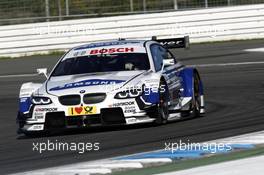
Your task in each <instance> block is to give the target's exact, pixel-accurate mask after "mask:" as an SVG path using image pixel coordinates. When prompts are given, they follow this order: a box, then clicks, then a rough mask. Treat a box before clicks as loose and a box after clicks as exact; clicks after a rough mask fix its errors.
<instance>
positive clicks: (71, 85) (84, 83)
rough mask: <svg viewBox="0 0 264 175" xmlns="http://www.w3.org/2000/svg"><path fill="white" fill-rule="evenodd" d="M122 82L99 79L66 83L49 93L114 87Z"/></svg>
mask: <svg viewBox="0 0 264 175" xmlns="http://www.w3.org/2000/svg"><path fill="white" fill-rule="evenodd" d="M123 82H125V81H124V80H101V79H90V80H84V81H79V82H74V83H68V84H65V85H63V86H56V87H53V88H51V89H50V91H59V90H64V89H72V88H79V87H85V86H97V85H111V84H112V85H114V84H118V83H123Z"/></svg>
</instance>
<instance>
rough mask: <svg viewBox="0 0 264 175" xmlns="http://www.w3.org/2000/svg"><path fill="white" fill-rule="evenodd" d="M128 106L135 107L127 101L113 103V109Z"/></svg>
mask: <svg viewBox="0 0 264 175" xmlns="http://www.w3.org/2000/svg"><path fill="white" fill-rule="evenodd" d="M130 105H135V102H134V101H129V102H120V103H114V104H113V107H121V106H130Z"/></svg>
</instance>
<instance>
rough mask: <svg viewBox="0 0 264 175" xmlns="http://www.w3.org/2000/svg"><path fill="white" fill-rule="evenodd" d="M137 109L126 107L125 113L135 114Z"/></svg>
mask: <svg viewBox="0 0 264 175" xmlns="http://www.w3.org/2000/svg"><path fill="white" fill-rule="evenodd" d="M135 112H136V108H135V106H125V109H124V113H135Z"/></svg>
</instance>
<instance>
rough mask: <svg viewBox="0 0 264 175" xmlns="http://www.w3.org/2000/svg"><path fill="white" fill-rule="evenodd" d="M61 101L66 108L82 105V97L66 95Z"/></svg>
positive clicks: (60, 98)
mask: <svg viewBox="0 0 264 175" xmlns="http://www.w3.org/2000/svg"><path fill="white" fill-rule="evenodd" d="M59 101H60V103H61V104H62V105H65V106H72V105H79V104H80V103H81V97H80V95H65V96H61V97H59Z"/></svg>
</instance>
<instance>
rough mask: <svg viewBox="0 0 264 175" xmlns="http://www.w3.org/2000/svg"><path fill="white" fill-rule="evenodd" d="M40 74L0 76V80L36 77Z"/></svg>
mask: <svg viewBox="0 0 264 175" xmlns="http://www.w3.org/2000/svg"><path fill="white" fill-rule="evenodd" d="M37 75H38V74H16V75H0V78H18V77H34V76H37Z"/></svg>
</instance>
